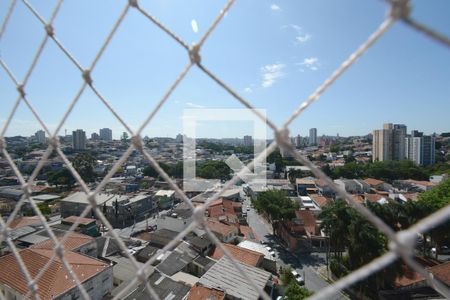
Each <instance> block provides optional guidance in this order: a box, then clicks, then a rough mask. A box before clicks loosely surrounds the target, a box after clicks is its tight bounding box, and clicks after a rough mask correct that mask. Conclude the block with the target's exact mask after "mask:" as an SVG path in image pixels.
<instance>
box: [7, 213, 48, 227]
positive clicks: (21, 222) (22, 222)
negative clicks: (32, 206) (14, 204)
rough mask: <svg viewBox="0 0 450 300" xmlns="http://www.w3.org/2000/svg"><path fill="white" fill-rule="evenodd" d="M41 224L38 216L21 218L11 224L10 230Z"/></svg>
mask: <svg viewBox="0 0 450 300" xmlns="http://www.w3.org/2000/svg"><path fill="white" fill-rule="evenodd" d="M39 224H41V220H40V219H39V217H38V216H34V217H19V218H16V219H14V220H13V221H12V222H11V225H9V228H11V229H17V228H21V227H24V226H28V225H39Z"/></svg>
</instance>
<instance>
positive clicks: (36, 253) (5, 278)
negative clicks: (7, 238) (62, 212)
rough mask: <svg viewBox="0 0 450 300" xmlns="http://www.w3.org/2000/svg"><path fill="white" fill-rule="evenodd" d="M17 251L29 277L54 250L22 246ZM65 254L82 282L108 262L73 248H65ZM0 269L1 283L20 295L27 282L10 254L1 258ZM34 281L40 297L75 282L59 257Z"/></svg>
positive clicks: (53, 295)
mask: <svg viewBox="0 0 450 300" xmlns="http://www.w3.org/2000/svg"><path fill="white" fill-rule="evenodd" d="M19 254H20V256H21V257H22V260H23V262H24V264H25V266H26V267H27V269H28V271H29V272H30V275H31V277H33V278H34V277H36V275H37V274H38V273H39V271H40V270H41V269H42V268H43V267H44V265H45V264H46V263H47V262H48V260H49V259H50V258H51V257H52V256H53V254H54V251H53V250H47V249H32V248H29V249H24V250H21V251H20V252H19ZM64 256H65V258H66V260H67V261H68V263H69V265H70V266H71V267H72V270H73V272H74V273H75V274H76V275H77V277H78V279H79V280H80V281H81V282H84V281H86V280H87V279H89V278H91V277H93V276H94V275H96V274H98V273H100V272H102V271H103V270H104V269H106V268H107V267H108V264H106V263H104V262H102V261H100V260H97V259H93V258H90V257H88V256H84V255H81V254H78V253H75V252H72V251H64ZM0 269H1V270H2V272H0V283H2V284H4V285H7V286H9V287H11V288H12V289H14V290H16V291H17V292H18V293H20V294H22V295H25V294H26V293H27V292H28V284H27V281H26V279H25V276H24V275H23V273H22V271H21V270H20V267H19V264H18V263H17V260H16V258H15V257H14V256H13V255H12V254H8V255H5V256H3V257H2V258H0ZM37 285H38V287H39V288H38V294H39V296H40V298H41V299H53V298H56V297H57V296H59V295H62V294H64V293H65V292H66V291H68V290H70V289H72V288H74V287H75V286H76V284H75V283H74V282H73V281H72V277H70V275H69V272H68V271H67V269H66V268H65V267H64V266H63V264H62V262H61V261H60V259H59V258H56V259H55V260H54V261H53V262H52V263H51V264H50V267H49V268H48V269H47V271H45V272H44V273H43V275H42V277H41V278H40V279H39V280H38V281H37Z"/></svg>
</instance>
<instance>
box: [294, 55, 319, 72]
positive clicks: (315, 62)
mask: <svg viewBox="0 0 450 300" xmlns="http://www.w3.org/2000/svg"><path fill="white" fill-rule="evenodd" d="M296 65H299V66H304V67H306V68H308V69H310V70H312V71H317V70H318V69H319V66H320V64H319V59H318V58H317V57H307V58H305V59H304V60H303V61H302V62H301V63H296ZM300 71H303V70H302V69H300Z"/></svg>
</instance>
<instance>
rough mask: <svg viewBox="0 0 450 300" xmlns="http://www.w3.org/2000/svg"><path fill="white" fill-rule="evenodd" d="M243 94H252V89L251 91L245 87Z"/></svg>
mask: <svg viewBox="0 0 450 300" xmlns="http://www.w3.org/2000/svg"><path fill="white" fill-rule="evenodd" d="M244 92H245V93H252V92H253V89H252V88H251V87H246V88H245V89H244Z"/></svg>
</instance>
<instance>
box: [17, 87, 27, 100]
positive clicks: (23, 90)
mask: <svg viewBox="0 0 450 300" xmlns="http://www.w3.org/2000/svg"><path fill="white" fill-rule="evenodd" d="M17 91H18V92H19V94H20V97H22V98H25V95H26V93H25V89H24V86H23V84H22V83H21V84H18V85H17Z"/></svg>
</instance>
